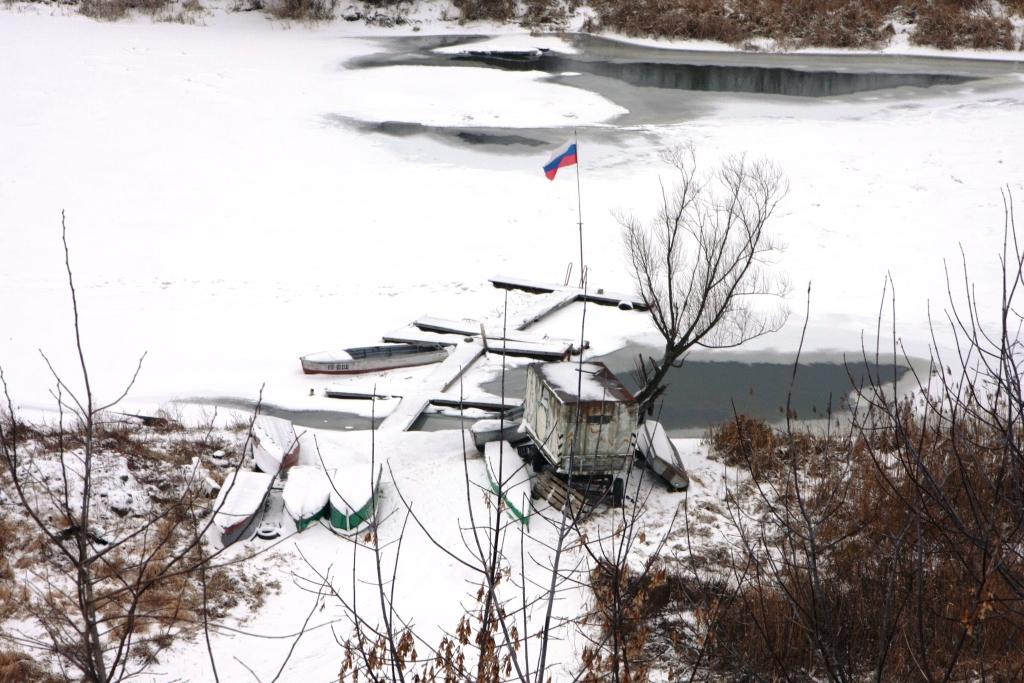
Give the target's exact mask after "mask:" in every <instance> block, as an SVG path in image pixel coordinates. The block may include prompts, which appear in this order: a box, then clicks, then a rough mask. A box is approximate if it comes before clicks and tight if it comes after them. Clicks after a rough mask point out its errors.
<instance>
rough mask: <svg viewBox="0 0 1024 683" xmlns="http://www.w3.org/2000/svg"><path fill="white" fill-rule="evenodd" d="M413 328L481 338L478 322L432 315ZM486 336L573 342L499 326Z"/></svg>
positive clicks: (534, 341) (532, 341)
mask: <svg viewBox="0 0 1024 683" xmlns="http://www.w3.org/2000/svg"><path fill="white" fill-rule="evenodd" d="M412 326H413V327H415V328H417V329H419V330H421V331H423V332H428V333H434V334H451V335H459V336H460V337H463V338H465V337H479V336H480V323H479V322H478V321H476V320H448V319H446V318H435V317H434V316H431V315H424V316H421V317H419V318H417V319H416V320H414V321H413V322H412ZM411 336H415V335H411ZM484 336H485V337H486V339H487V341H488V342H493V341H500V340H505V341H508V342H510V343H511V342H517V343H518V342H522V343H526V344H541V345H555V346H561V347H563V348H568V347H569V346H571V345H572V341H571V340H569V339H552V338H550V337H541V336H538V335H535V334H528V333H526V332H522V331H519V330H516V329H512V330H502V329H501V328H500V327H498V326H491V327H486V328H485V330H484ZM441 343H445V340H441ZM449 343H454V342H449ZM493 346H494V347H495V350H497V347H500V346H501V345H500V344H494V345H493Z"/></svg>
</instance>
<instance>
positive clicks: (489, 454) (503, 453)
mask: <svg viewBox="0 0 1024 683" xmlns="http://www.w3.org/2000/svg"><path fill="white" fill-rule="evenodd" d="M484 461H485V462H486V465H487V482H488V483H489V484H490V487H491V491H492V492H493V493H494V494H495V495H498V494H499V491H500V495H501V499H502V501H503V502H504V504H505V508H506V510H507V511H508V514H509V516H510V517H512V519H514V520H516V521H518V522H522V523H523V525H524V526H525V527H527V528H529V527H530V512H531V504H530V499H531V497H532V494H533V487H532V485H531V483H530V472H531V468H530V466H529V465H527V464H526V463H525V462H523V460H522V458H520V457H519V453H518V451H516V449H515V446H513V445H512V444H510V443H509V442H508V441H491V442H489V443H487V444H485V445H484Z"/></svg>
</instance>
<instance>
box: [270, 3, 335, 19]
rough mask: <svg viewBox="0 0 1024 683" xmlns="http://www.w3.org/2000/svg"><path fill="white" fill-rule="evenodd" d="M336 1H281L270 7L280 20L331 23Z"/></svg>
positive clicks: (271, 11)
mask: <svg viewBox="0 0 1024 683" xmlns="http://www.w3.org/2000/svg"><path fill="white" fill-rule="evenodd" d="M336 4H337V2H336V0H280V1H279V2H277V3H274V4H271V5H270V6H269V11H270V13H271V14H273V15H274V16H275V17H277V18H278V19H291V20H293V21H329V20H330V19H333V18H334V7H335V5H336Z"/></svg>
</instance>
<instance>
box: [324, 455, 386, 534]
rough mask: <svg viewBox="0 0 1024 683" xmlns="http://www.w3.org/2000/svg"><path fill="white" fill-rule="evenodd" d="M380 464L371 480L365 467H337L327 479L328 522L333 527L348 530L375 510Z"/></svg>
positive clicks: (378, 488)
mask: <svg viewBox="0 0 1024 683" xmlns="http://www.w3.org/2000/svg"><path fill="white" fill-rule="evenodd" d="M383 469H384V468H383V466H381V467H378V468H377V472H376V473H374V474H373V478H372V480H371V476H370V469H369V467H354V468H344V469H338V470H336V471H335V472H334V475H333V476H332V477H331V479H330V484H329V485H330V487H331V488H330V494H329V496H330V506H329V514H330V522H331V526H332V527H334V528H335V529H340V530H342V531H352V530H354V529H358V528H359V527H360V526H362V525H363V524H365V523H366V522H368V521H369V520H371V519H373V517H374V515H376V513H377V500H378V497H379V494H380V479H381V474H382V473H383Z"/></svg>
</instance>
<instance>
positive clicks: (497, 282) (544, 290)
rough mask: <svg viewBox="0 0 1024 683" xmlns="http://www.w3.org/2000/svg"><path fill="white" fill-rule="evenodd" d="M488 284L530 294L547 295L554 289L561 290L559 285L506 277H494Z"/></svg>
mask: <svg viewBox="0 0 1024 683" xmlns="http://www.w3.org/2000/svg"><path fill="white" fill-rule="evenodd" d="M490 282H491V284H492V285H494V286H495V287H497V288H498V289H520V290H522V291H524V292H530V293H531V294H548V293H550V292H553V291H555V290H556V289H561V287H559V285H552V284H548V283H546V282H537V281H536V280H527V279H526V278H522V277H509V276H507V275H495V276H494V277H492V278H491V279H490Z"/></svg>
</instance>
